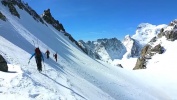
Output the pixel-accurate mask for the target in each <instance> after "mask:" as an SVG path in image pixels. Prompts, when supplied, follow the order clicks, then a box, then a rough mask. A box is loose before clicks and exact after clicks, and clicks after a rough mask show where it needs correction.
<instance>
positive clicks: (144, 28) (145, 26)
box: [132, 23, 167, 46]
mask: <svg viewBox="0 0 177 100" xmlns="http://www.w3.org/2000/svg"><path fill="white" fill-rule="evenodd" d="M166 26H167V25H165V24H162V25H152V24H149V23H141V24H140V25H138V27H137V30H136V33H135V35H133V36H132V38H133V39H135V40H137V41H139V43H140V44H141V45H143V46H144V45H146V44H147V43H148V42H149V41H150V40H151V39H152V38H153V37H155V36H156V35H157V34H158V33H159V32H160V30H161V29H162V28H164V27H166Z"/></svg>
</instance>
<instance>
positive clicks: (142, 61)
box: [133, 57, 146, 70]
mask: <svg viewBox="0 0 177 100" xmlns="http://www.w3.org/2000/svg"><path fill="white" fill-rule="evenodd" d="M145 63H146V60H145V58H144V57H139V58H138V59H137V62H136V65H135V67H134V68H133V70H136V69H145V68H146V65H145Z"/></svg>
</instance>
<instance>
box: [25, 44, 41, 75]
mask: <svg viewBox="0 0 177 100" xmlns="http://www.w3.org/2000/svg"><path fill="white" fill-rule="evenodd" d="M33 56H35V59H36V64H37V69H38V71H39V72H41V71H42V63H41V62H42V60H43V62H44V58H43V55H42V53H41V51H40V49H39V47H37V48H36V49H35V53H34V54H33V55H32V56H31V57H30V59H29V62H28V64H29V63H30V60H31V58H32V57H33Z"/></svg>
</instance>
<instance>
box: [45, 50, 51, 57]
mask: <svg viewBox="0 0 177 100" xmlns="http://www.w3.org/2000/svg"><path fill="white" fill-rule="evenodd" d="M45 54H47V59H49V54H50V52H49V50H47V51H46V52H45Z"/></svg>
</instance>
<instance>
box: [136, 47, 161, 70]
mask: <svg viewBox="0 0 177 100" xmlns="http://www.w3.org/2000/svg"><path fill="white" fill-rule="evenodd" d="M163 52H164V48H163V47H162V46H161V45H160V44H158V45H156V46H155V47H152V46H151V45H146V46H144V48H143V49H142V51H141V57H139V58H138V59H137V62H136V65H135V67H134V68H133V70H136V69H144V68H146V62H147V61H148V60H149V59H151V57H152V56H153V55H155V54H162V53H163Z"/></svg>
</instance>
